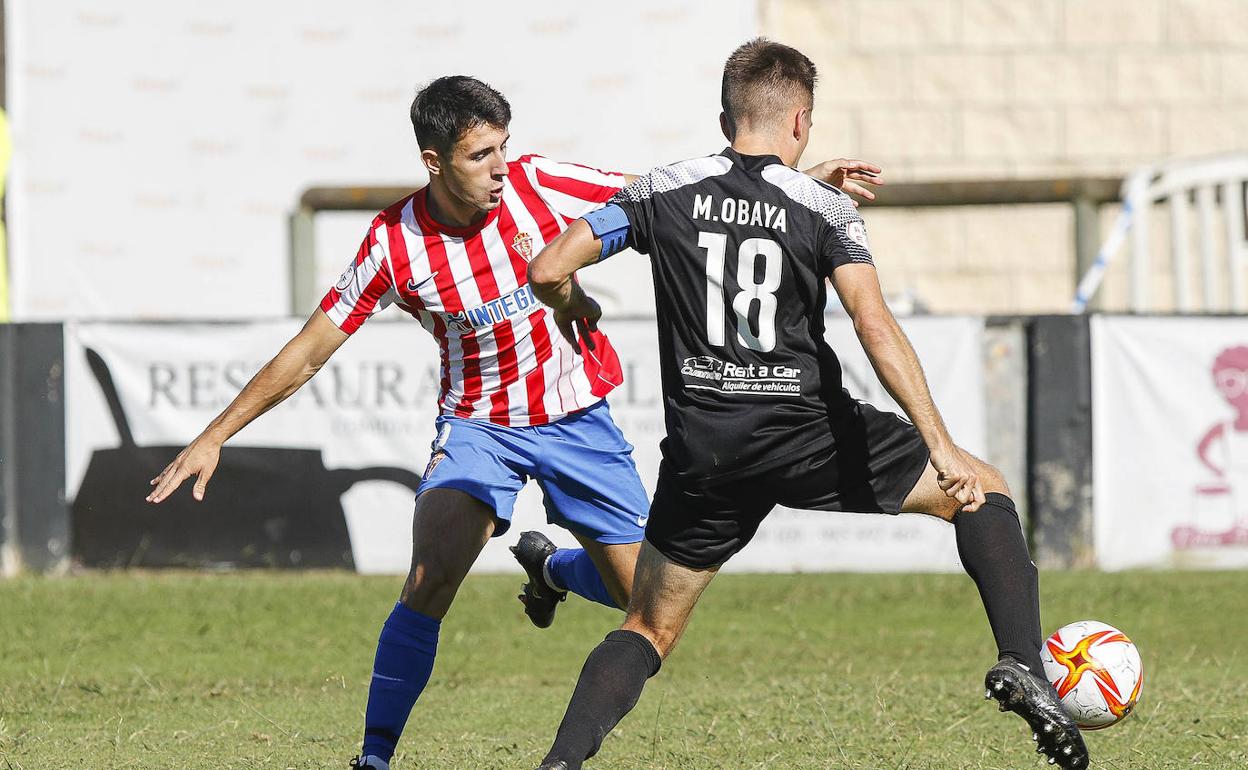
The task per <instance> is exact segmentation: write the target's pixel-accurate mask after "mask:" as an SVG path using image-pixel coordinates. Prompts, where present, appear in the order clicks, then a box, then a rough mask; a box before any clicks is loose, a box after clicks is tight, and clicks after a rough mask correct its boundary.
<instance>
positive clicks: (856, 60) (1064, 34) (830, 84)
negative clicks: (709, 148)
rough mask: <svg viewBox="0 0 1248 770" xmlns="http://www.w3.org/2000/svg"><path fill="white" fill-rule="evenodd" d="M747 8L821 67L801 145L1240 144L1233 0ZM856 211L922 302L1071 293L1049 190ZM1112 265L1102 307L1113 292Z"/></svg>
mask: <svg viewBox="0 0 1248 770" xmlns="http://www.w3.org/2000/svg"><path fill="white" fill-rule="evenodd" d="M761 26H762V29H763V32H764V34H766V35H768V36H771V37H774V38H776V39H778V40H781V41H784V42H786V43H789V44H791V45H794V46H796V47H798V48H800V49H801V50H802V51H804V52H805V53H806V54H807V55H808V56H810V57H811V58H812V59H814V60H815V62H816V64H818V65H819V68H820V71H821V73H822V86H821V88H820V90H819V92H818V94H817V97H816V101H817V108H816V112H815V122H816V131H815V135H814V137H813V139H812V142H811V146H810V150H809V151H808V155H807V158H808V159H813V158H815V157H825V156H831V157H836V156H840V155H850V156H857V157H862V158H867V159H870V160H874V161H876V162H878V163H880V164H881V165H883V166H884V167H885V169H886V172H887V174H888V176H889V178H891V179H896V180H920V179H947V178H966V177H969V178H989V179H991V178H1003V177H1004V178H1017V177H1041V176H1062V175H1120V174H1124V173H1126V172H1128V171H1130V170H1131V169H1133V168H1135V167H1136V166H1139V165H1142V164H1145V163H1151V162H1155V161H1158V160H1161V159H1163V158H1167V157H1172V156H1183V155H1196V154H1206V153H1211V152H1218V151H1226V150H1233V149H1248V2H1243V0H762V2H761ZM1113 213H1114V212H1112V211H1107V212H1106V213H1105V219H1106V222H1105V224H1104V230H1107V229H1108V220H1109V218H1111V217H1112V216H1113ZM867 216H868V226H869V227H870V229H871V236H872V241H873V243H874V245H875V249H876V252H877V257H878V262H879V264H880V267H881V272H882V276H883V280H884V283H885V288H886V289H887V290H889V291H890V292H901V291H906V290H909V291H914V292H917V293H918V294H919V295H920V297H921V298H922V299H923V300H924V301H925V302H926V303H927V304H928V305H929V306H930V307H931V308H932V309H934V310H937V311H960V312H989V313H997V312H1001V313H1006V312H1021V313H1032V312H1050V311H1061V310H1065V308H1066V307H1067V305H1068V303H1069V301H1070V298H1071V297H1072V296H1073V288H1074V279H1073V274H1074V247H1073V243H1074V234H1073V217H1072V216H1071V214H1070V212H1069V211H1068V210H1067V208H1066V207H1064V206H1034V207H1002V208H989V209H937V210H933V211H924V212H915V211H905V210H881V211H877V212H874V213H870V214H868V215H867ZM1122 280H1123V276H1122V273H1121V271H1115V272H1114V273H1113V275H1111V283H1110V285H1109V286H1107V290H1108V291H1107V294H1106V300H1107V302H1108V305H1107V307H1109V308H1119V307H1123V306H1125V299H1126V295H1125V291H1123V290H1122V289H1121V282H1122Z"/></svg>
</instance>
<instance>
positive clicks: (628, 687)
mask: <svg viewBox="0 0 1248 770" xmlns="http://www.w3.org/2000/svg"><path fill="white" fill-rule="evenodd" d="M662 662H663V661H662V659H661V658H660V657H659V653H658V652H657V651H656V650H655V649H654V645H652V644H650V640H649V639H647V638H646V637H644V636H642V635H641V634H638V633H634V632H633V631H612V632H611V633H609V634H607V638H606V639H604V640H603V641H602V643H601V644H599V645H598V646H597V647H595V648H594V651H593V652H591V653H590V654H589V657H588V658H586V659H585V667H584V668H582V669H581V678H580V679H579V680H577V682H576V690H575V691H574V692H573V693H572V700H571V701H570V702H569V703H568V711H567V713H566V714H564V715H563V722H561V723H560V724H559V734H558V735H556V736H555V744H554V745H553V746H551V747H550V753H549V754H547V755H546V759H544V760H543V762H555V761H558V760H563V761H564V762H567V763H568V770H580V767H581V763H582V762H584V761H585V760H587V759H589V758H590V757H592V756H593V755H594V754H597V753H598V748H599V747H600V746H601V745H602V739H603V738H605V737H606V735H607V733H609V732H611V728H613V727H615V725H616V724H617V723H618V722H619V721H620V720H621V719H623V718H624V715H625V714H627V713H628V712H629V711H631V710H632V708H633V706H636V705H637V700H638V699H639V698H640V697H641V689H642V688H643V687H645V686H646V680H647V679H649V678H650V677H652V676H654V675H655V674H656V673H658V671H659V666H660V665H661V664H662Z"/></svg>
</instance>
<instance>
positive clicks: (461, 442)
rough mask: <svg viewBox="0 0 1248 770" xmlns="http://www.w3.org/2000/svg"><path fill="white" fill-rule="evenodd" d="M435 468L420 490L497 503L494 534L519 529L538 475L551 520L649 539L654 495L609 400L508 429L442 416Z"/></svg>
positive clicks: (606, 535)
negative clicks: (518, 517)
mask: <svg viewBox="0 0 1248 770" xmlns="http://www.w3.org/2000/svg"><path fill="white" fill-rule="evenodd" d="M436 426H437V429H438V435H437V438H435V439H434V441H433V453H432V456H431V457H430V459H429V467H428V468H427V469H426V470H425V475H424V478H423V479H422V481H421V483H420V489H419V490H418V491H417V495H418V496H419V495H420V493H421V492H424V491H425V490H427V489H458V490H459V491H461V492H466V493H468V494H470V495H472V496H473V497H475V498H477V499H478V500H480V501H481V502H483V503H485V504H486V505H488V506H490V507H491V508H493V509H494V516H495V517H496V518H497V522H496V526H495V529H494V537H498V536H499V535H501V534H503V533H504V532H506V531H507V530H508V528H510V527H511V514H512V509H513V508H514V507H515V504H516V495H517V494H519V492H520V489H521V488H522V487H523V486H524V484H525V482H527V481H528V480H529V479H530V478H531V479H534V480H536V481H537V485H538V486H539V487H541V489H542V502H543V504H544V505H545V507H546V520H547V521H549V522H550V523H552V524H557V525H559V526H561V527H563V528H565V529H568V530H571V531H572V532H574V533H576V534H579V535H584V536H587V537H590V538H592V539H594V540H596V541H598V542H599V543H636V542H639V541H640V540H641V539H642V536H643V532H644V530H645V525H646V519H647V517H648V516H649V511H650V499H649V497H647V495H646V490H645V489H644V488H643V487H642V486H641V478H640V477H639V476H638V475H637V466H636V465H634V464H633V457H632V452H633V447H632V445H631V444H629V443H628V441H626V440H625V439H624V434H622V433H621V432H620V429H619V428H618V427H616V425H615V423H614V422H613V421H612V420H611V411H610V409H609V408H608V407H607V402H606V401H599V402H598V403H597V404H594V405H593V406H591V407H589V408H588V409H585V410H583V411H580V412H575V413H573V414H570V415H568V416H567V417H564V418H563V419H561V420H558V421H556V422H552V423H550V424H548V425H535V426H532V427H527V428H507V427H503V426H501V425H495V424H494V423H491V422H487V421H486V420H472V419H466V418H463V417H439V418H438V419H437V422H436Z"/></svg>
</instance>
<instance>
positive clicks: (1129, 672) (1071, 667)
mask: <svg viewBox="0 0 1248 770" xmlns="http://www.w3.org/2000/svg"><path fill="white" fill-rule="evenodd" d="M1040 658H1041V660H1043V661H1044V673H1045V675H1046V676H1047V677H1048V679H1049V681H1050V682H1052V683H1053V687H1055V688H1056V689H1057V694H1058V697H1060V698H1061V699H1062V707H1063V708H1064V709H1066V713H1067V714H1069V715H1070V718H1071V719H1073V720H1075V724H1077V725H1079V727H1080V729H1083V730H1100V729H1103V728H1106V727H1109V726H1110V725H1113V724H1117V723H1118V722H1120V721H1121V720H1122V719H1123V718H1124V717H1126V716H1127V714H1130V713H1131V709H1133V708H1135V703H1136V701H1137V700H1139V698H1140V688H1141V687H1143V685H1144V665H1143V663H1141V661H1140V651H1139V650H1137V649H1136V648H1135V645H1134V644H1133V643H1132V642H1131V640H1130V639H1128V638H1127V635H1126V634H1124V633H1122V632H1121V631H1119V630H1118V629H1116V628H1114V627H1113V626H1110V625H1106V624H1105V623H1101V622H1099V621H1096V620H1081V621H1079V622H1078V623H1071V624H1070V625H1066V626H1062V627H1061V628H1059V629H1058V630H1057V632H1056V633H1054V634H1053V635H1052V636H1050V637H1049V638H1048V639H1047V640H1046V641H1045V643H1044V646H1043V647H1042V648H1041V650H1040Z"/></svg>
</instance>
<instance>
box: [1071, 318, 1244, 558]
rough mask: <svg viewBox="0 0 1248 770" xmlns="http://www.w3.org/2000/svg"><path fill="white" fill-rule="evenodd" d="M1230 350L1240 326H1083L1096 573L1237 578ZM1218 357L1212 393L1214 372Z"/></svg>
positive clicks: (1240, 521)
mask: <svg viewBox="0 0 1248 770" xmlns="http://www.w3.org/2000/svg"><path fill="white" fill-rule="evenodd" d="M1241 346H1248V319H1243V318H1130V317H1115V316H1096V317H1094V318H1093V319H1092V406H1093V410H1092V419H1093V436H1092V444H1093V505H1094V517H1095V518H1094V530H1095V540H1096V559H1097V563H1098V565H1099V566H1100V567H1102V568H1104V569H1109V570H1118V569H1129V568H1135V567H1228V568H1229V567H1235V568H1242V567H1248V419H1246V418H1244V417H1243V416H1242V415H1244V414H1245V410H1248V388H1246V387H1245V386H1246V385H1248V347H1245V348H1244V349H1243V350H1242V351H1235V350H1234V348H1237V347H1241ZM1224 354H1225V356H1226V358H1225V359H1224V360H1225V361H1226V362H1227V363H1226V365H1225V366H1218V367H1216V369H1217V371H1218V372H1220V375H1221V377H1222V378H1223V380H1224V381H1225V383H1226V388H1225V390H1224V391H1220V390H1219V388H1218V386H1217V380H1216V379H1215V362H1216V361H1218V359H1219V356H1223V355H1224ZM1237 420H1240V421H1241V424H1239V425H1237V424H1236V423H1237ZM1202 444H1203V451H1202ZM1202 454H1203V456H1204V457H1205V460H1202V459H1201V456H1202Z"/></svg>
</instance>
